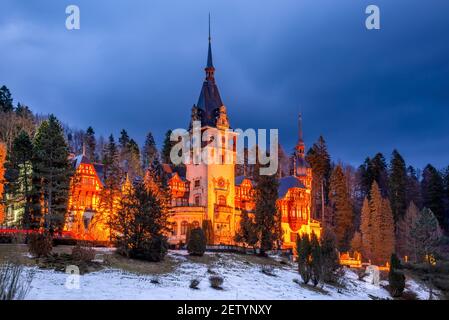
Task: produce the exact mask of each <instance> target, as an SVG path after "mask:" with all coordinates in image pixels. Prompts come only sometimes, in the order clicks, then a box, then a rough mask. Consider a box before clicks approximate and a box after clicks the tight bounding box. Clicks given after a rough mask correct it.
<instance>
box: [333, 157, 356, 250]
mask: <svg viewBox="0 0 449 320" xmlns="http://www.w3.org/2000/svg"><path fill="white" fill-rule="evenodd" d="M329 203H330V206H331V208H332V209H333V212H334V215H335V218H334V221H335V225H334V230H335V235H336V237H337V242H338V247H339V249H340V251H347V250H348V249H349V243H350V241H351V236H352V227H353V224H354V212H353V210H352V205H351V199H350V196H349V192H348V189H347V185H346V177H345V175H344V173H343V169H342V167H341V166H340V165H338V166H336V167H335V168H334V170H333V171H332V176H331V180H330V190H329Z"/></svg>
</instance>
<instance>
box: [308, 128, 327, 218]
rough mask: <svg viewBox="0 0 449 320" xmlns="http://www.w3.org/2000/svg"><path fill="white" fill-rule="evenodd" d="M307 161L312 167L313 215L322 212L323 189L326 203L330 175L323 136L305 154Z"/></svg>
mask: <svg viewBox="0 0 449 320" xmlns="http://www.w3.org/2000/svg"><path fill="white" fill-rule="evenodd" d="M306 160H307V162H308V163H309V164H310V166H311V167H312V175H313V177H312V178H313V179H312V208H311V211H312V212H313V213H314V214H315V217H321V214H322V195H321V191H322V189H323V191H324V194H323V196H324V203H325V205H327V203H328V194H329V179H330V176H331V159H330V155H329V152H328V151H327V146H326V141H325V140H324V138H323V136H320V137H319V138H318V141H317V142H316V143H314V144H313V146H312V147H311V148H310V149H309V151H308V152H307V156H306Z"/></svg>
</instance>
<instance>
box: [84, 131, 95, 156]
mask: <svg viewBox="0 0 449 320" xmlns="http://www.w3.org/2000/svg"><path fill="white" fill-rule="evenodd" d="M84 144H85V148H86V156H87V158H89V160H90V161H92V162H96V161H97V160H98V157H97V155H96V140H95V131H94V129H93V128H92V127H89V128H87V130H86V134H85V135H84Z"/></svg>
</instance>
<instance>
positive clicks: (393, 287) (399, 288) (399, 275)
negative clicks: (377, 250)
mask: <svg viewBox="0 0 449 320" xmlns="http://www.w3.org/2000/svg"><path fill="white" fill-rule="evenodd" d="M401 269H402V266H401V262H400V261H399V259H398V257H397V256H396V254H392V255H391V259H390V271H389V272H388V283H389V289H390V293H391V296H392V297H394V298H398V297H400V296H401V295H402V293H403V292H404V289H405V276H404V273H403V272H402V270H401Z"/></svg>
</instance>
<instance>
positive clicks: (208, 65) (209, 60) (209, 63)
mask: <svg viewBox="0 0 449 320" xmlns="http://www.w3.org/2000/svg"><path fill="white" fill-rule="evenodd" d="M213 67H214V64H213V62H212V38H211V35H210V12H209V50H208V52H207V68H213Z"/></svg>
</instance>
